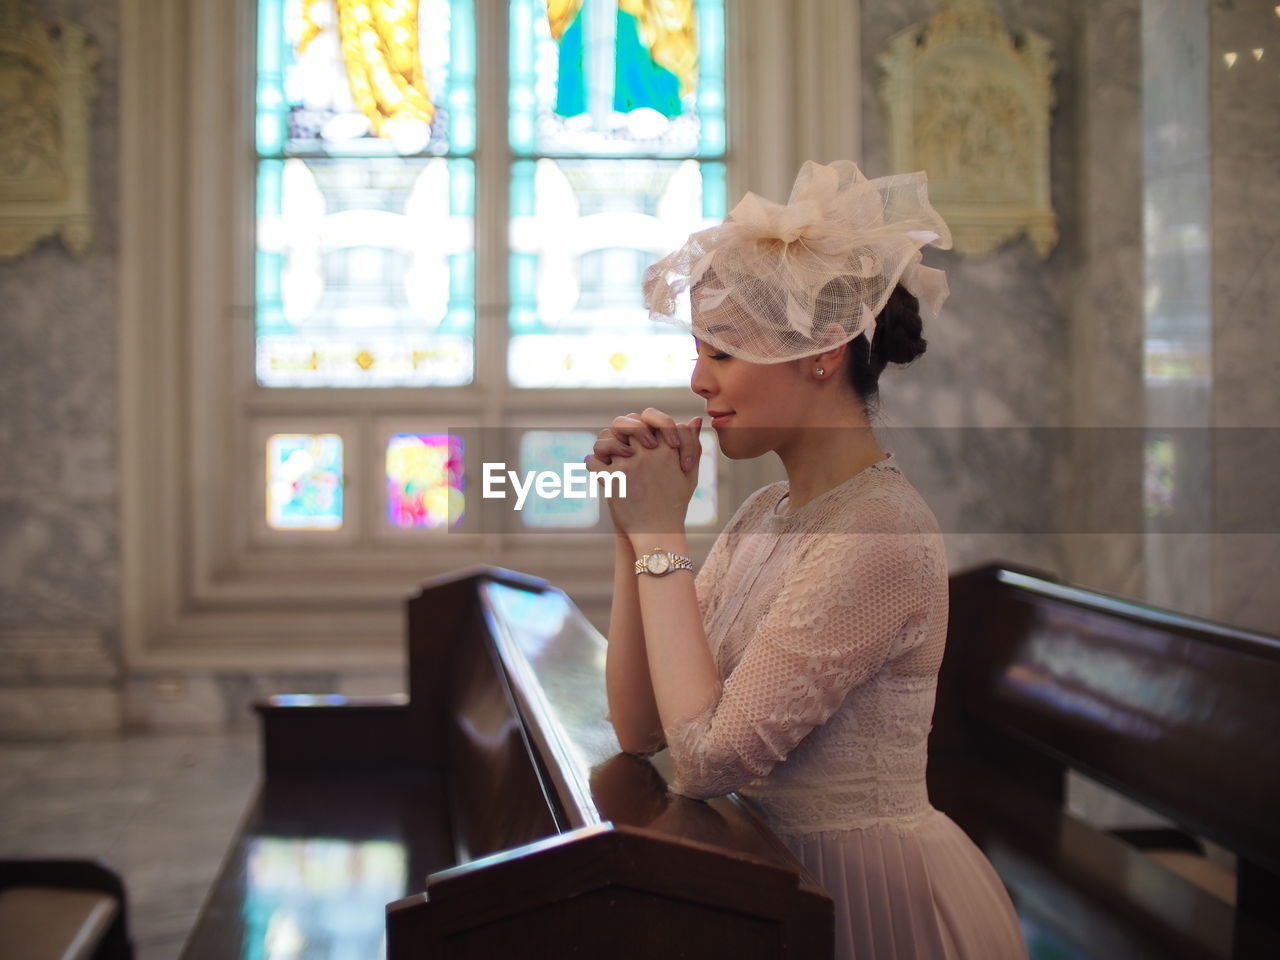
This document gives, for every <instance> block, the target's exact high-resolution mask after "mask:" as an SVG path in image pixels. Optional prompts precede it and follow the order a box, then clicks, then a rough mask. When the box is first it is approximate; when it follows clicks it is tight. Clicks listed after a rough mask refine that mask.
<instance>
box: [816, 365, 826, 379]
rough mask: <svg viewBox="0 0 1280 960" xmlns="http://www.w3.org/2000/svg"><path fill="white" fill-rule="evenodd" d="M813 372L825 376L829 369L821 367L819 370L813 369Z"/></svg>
mask: <svg viewBox="0 0 1280 960" xmlns="http://www.w3.org/2000/svg"><path fill="white" fill-rule="evenodd" d="M813 372H814V373H816V374H817V375H818V376H820V377H825V376H826V375H827V371H825V370H823V369H822V368H821V367H819V368H818V369H817V370H815V371H813Z"/></svg>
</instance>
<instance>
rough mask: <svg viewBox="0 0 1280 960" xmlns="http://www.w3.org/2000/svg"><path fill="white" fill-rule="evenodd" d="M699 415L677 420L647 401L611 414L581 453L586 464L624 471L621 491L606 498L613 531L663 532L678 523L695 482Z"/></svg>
mask: <svg viewBox="0 0 1280 960" xmlns="http://www.w3.org/2000/svg"><path fill="white" fill-rule="evenodd" d="M701 428H702V418H701V417H694V418H693V419H691V420H689V421H688V422H687V423H679V422H677V421H676V420H675V419H674V418H673V417H671V416H670V415H668V414H665V413H663V412H662V411H661V410H656V409H654V408H653V407H648V408H647V409H645V411H644V412H643V413H628V414H627V415H626V416H622V417H615V418H614V420H613V423H611V424H610V425H609V426H608V427H606V428H605V429H603V430H601V431H600V433H599V435H598V436H597V438H596V442H595V446H594V447H593V448H592V453H591V456H589V457H587V458H586V464H587V467H588V469H590V470H591V471H593V472H596V471H607V470H612V471H617V472H621V473H622V474H623V475H624V476H625V477H626V484H627V486H626V490H627V493H626V496H625V497H619V496H613V497H610V498H609V500H608V503H609V514H610V516H611V517H612V518H613V524H614V526H615V527H616V528H617V530H618V533H620V534H625V535H627V536H630V535H631V534H633V533H644V534H650V533H668V532H672V531H675V530H683V529H684V517H685V513H686V511H687V510H688V509H689V501H690V499H692V497H693V491H694V489H695V488H696V487H697V485H698V463H699V460H700V459H701V456H702V444H701V441H700V440H699V438H698V432H699V431H700V430H701Z"/></svg>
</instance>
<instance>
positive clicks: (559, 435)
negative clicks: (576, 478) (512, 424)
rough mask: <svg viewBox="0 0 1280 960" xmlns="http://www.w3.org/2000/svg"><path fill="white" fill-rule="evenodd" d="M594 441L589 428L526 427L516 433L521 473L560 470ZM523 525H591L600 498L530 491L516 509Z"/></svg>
mask: <svg viewBox="0 0 1280 960" xmlns="http://www.w3.org/2000/svg"><path fill="white" fill-rule="evenodd" d="M595 442H596V437H595V434H593V433H591V432H590V431H589V430H529V431H527V432H525V433H524V434H522V435H521V437H520V471H521V475H522V476H523V475H525V474H527V473H528V472H529V471H537V472H541V471H544V470H546V471H551V472H553V473H556V474H563V473H564V467H565V464H569V463H573V464H581V463H582V458H583V457H585V456H586V455H587V453H589V452H590V450H591V446H592V444H594V443H595ZM520 520H521V522H522V523H523V524H524V525H525V526H526V527H532V528H534V529H541V528H546V527H570V528H576V529H581V528H583V527H594V526H595V525H596V524H597V523H598V522H599V520H600V498H599V497H592V496H589V495H588V496H586V497H584V498H582V499H580V500H575V499H571V498H569V497H565V496H558V497H549V498H543V497H539V496H535V495H530V496H529V498H528V499H527V500H526V501H525V503H524V507H523V509H521V511H520Z"/></svg>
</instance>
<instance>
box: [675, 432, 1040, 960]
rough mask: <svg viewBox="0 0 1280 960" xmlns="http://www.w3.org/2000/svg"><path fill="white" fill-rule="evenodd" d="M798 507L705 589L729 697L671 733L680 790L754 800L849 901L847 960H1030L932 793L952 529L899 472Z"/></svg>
mask: <svg viewBox="0 0 1280 960" xmlns="http://www.w3.org/2000/svg"><path fill="white" fill-rule="evenodd" d="M786 497H787V485H786V484H785V483H778V484H774V485H772V486H768V487H764V488H763V489H761V490H759V491H757V492H756V493H755V494H753V495H752V496H751V497H750V498H749V499H748V500H747V502H746V503H744V504H743V505H742V507H741V509H739V510H738V512H737V513H736V514H735V515H734V517H733V519H732V520H731V521H730V522H729V524H728V526H727V527H726V528H725V531H724V533H723V534H722V535H721V536H720V538H719V539H718V540H717V541H716V543H715V546H714V547H713V548H712V550H711V553H710V555H709V556H708V558H707V562H706V564H705V565H704V567H703V569H702V570H701V571H700V572H699V574H698V577H697V592H698V603H699V606H700V607H701V610H702V615H703V622H704V624H705V626H706V632H707V641H708V643H709V644H710V646H711V651H712V654H713V656H714V657H715V660H716V664H717V666H718V668H719V672H720V677H721V681H722V691H721V695H720V699H719V701H718V702H717V703H715V704H714V705H713V706H712V707H711V708H709V709H708V710H707V711H706V712H705V713H703V714H702V715H700V716H697V717H695V718H693V719H692V720H689V721H687V722H685V723H683V724H680V725H679V726H677V727H675V728H671V729H668V730H667V731H666V733H667V744H668V748H669V749H670V751H671V757H672V761H673V763H674V766H675V769H676V773H677V780H676V782H675V784H673V789H674V790H675V791H676V792H678V793H682V794H685V795H687V796H691V797H700V798H706V797H713V796H720V795H722V794H726V793H729V792H731V791H735V790H736V791H737V792H738V793H739V794H741V795H743V796H745V797H748V798H750V800H751V801H752V802H753V803H754V804H755V805H756V806H757V808H758V809H759V810H760V812H761V813H762V815H763V816H764V818H765V819H766V820H767V821H768V823H769V824H770V826H771V827H772V828H773V830H774V831H775V832H776V833H777V834H778V835H779V836H780V837H781V838H782V840H783V841H784V842H785V843H786V844H787V845H788V846H789V847H790V848H791V850H792V851H793V852H794V853H795V854H796V856H797V857H798V858H799V859H800V860H801V861H802V862H803V863H804V864H805V866H806V867H808V869H809V870H810V872H811V873H813V875H814V877H815V878H816V879H817V880H818V881H819V882H820V883H821V884H822V885H823V886H824V887H825V888H826V890H827V891H828V893H830V895H831V897H832V899H833V901H834V902H835V924H836V926H835V934H836V936H835V942H836V952H835V955H836V957H837V958H852V957H856V958H857V960H871V958H879V960H887V958H903V960H931V958H967V960H1003V958H1025V957H1026V955H1027V954H1026V948H1025V946H1024V945H1023V940H1022V935H1021V932H1020V930H1019V927H1018V921H1017V917H1016V915H1015V914H1014V911H1013V906H1012V904H1011V903H1010V901H1009V897H1008V894H1007V893H1006V892H1005V889H1004V886H1003V885H1002V884H1001V882H1000V879H999V878H998V877H997V876H996V873H995V871H994V870H993V869H992V867H991V864H990V863H989V862H988V861H987V859H986V858H985V856H984V855H983V854H982V852H981V851H980V850H979V849H978V848H977V847H976V846H975V845H974V844H973V842H972V841H970V840H969V838H968V837H967V836H966V835H965V833H964V832H963V831H962V830H961V829H960V828H959V827H958V826H956V824H955V823H954V822H953V821H952V820H951V819H950V818H948V817H947V816H946V815H945V814H943V813H941V812H939V811H937V810H935V809H934V808H933V807H932V806H930V804H929V796H928V792H927V790H926V787H925V763H926V758H927V754H926V747H927V739H928V735H929V728H930V725H931V720H932V716H933V701H934V692H935V689H936V686H937V675H938V667H939V665H940V664H941V662H942V652H943V646H944V644H945V641H946V633H947V566H946V557H945V553H944V549H943V544H942V537H941V535H940V534H939V532H938V527H937V523H936V521H935V520H934V517H933V513H932V512H931V511H930V510H929V508H928V506H926V504H925V503H924V501H923V500H922V499H921V498H920V496H919V494H918V493H916V491H915V488H914V487H912V486H911V484H910V483H909V482H908V481H907V479H906V478H905V477H904V476H903V475H902V474H901V472H899V470H898V468H897V467H896V466H895V465H894V461H893V457H892V455H890V456H889V457H887V458H886V459H884V460H882V461H880V462H879V463H877V464H875V465H874V466H871V467H868V468H867V469H866V470H863V471H862V472H861V473H859V474H858V475H857V476H855V477H852V478H850V479H849V480H847V481H845V482H844V483H842V484H841V485H839V486H837V487H836V488H834V489H832V490H830V491H828V492H827V493H825V494H823V495H822V496H820V497H818V498H816V499H815V500H813V501H811V502H810V503H807V504H805V505H804V506H803V507H802V508H800V509H799V510H796V511H793V512H789V513H786V514H785V515H784V514H783V513H780V511H785V510H786Z"/></svg>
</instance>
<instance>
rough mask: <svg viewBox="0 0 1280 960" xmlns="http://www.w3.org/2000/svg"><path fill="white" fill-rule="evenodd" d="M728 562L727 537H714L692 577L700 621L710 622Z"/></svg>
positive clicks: (717, 601)
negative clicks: (695, 573)
mask: <svg viewBox="0 0 1280 960" xmlns="http://www.w3.org/2000/svg"><path fill="white" fill-rule="evenodd" d="M728 562H729V538H728V537H727V536H725V535H724V534H721V535H720V536H718V537H716V542H715V543H713V544H712V545H711V551H710V552H709V553H708V554H707V559H706V562H705V563H703V565H702V569H701V570H699V571H698V575H697V576H696V577H695V578H694V581H693V584H694V590H695V591H696V592H697V594H698V612H699V613H700V614H702V622H703V623H704V624H706V623H710V621H711V615H712V614H713V613H715V611H716V606H717V605H718V604H719V602H720V589H719V588H720V584H721V582H722V581H723V580H724V569H725V566H726V565H727V564H728Z"/></svg>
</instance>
